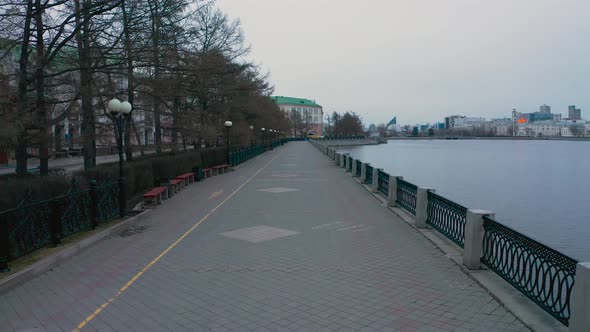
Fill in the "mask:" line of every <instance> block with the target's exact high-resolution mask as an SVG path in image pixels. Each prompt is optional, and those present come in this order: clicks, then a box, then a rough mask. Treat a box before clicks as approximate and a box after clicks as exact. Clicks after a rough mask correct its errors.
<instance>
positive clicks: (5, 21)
mask: <svg viewBox="0 0 590 332" xmlns="http://www.w3.org/2000/svg"><path fill="white" fill-rule="evenodd" d="M0 52H1V53H0V60H1V61H0V86H1V88H2V93H1V94H0V123H1V124H2V126H3V127H0V145H4V146H8V147H12V148H14V150H15V155H16V159H17V173H18V174H19V175H25V174H26V163H27V159H28V158H32V157H33V158H39V159H40V160H41V172H42V174H45V173H47V168H48V167H47V160H48V159H49V158H50V157H51V156H52V155H53V154H54V153H56V152H59V151H60V150H63V149H80V150H82V151H83V154H84V162H85V167H86V168H90V167H93V166H94V165H95V164H96V161H95V159H96V151H97V147H99V148H100V147H101V146H109V145H112V144H113V143H114V132H115V130H114V122H113V119H112V117H111V116H110V115H109V113H108V110H107V109H106V104H107V103H108V101H109V100H110V99H112V98H118V99H121V100H128V101H129V102H130V103H131V104H132V105H133V112H132V116H130V117H128V120H129V121H127V126H126V128H125V134H126V135H125V148H126V152H127V158H128V159H130V158H132V153H131V152H132V151H133V150H134V149H135V150H140V151H143V149H144V148H150V147H152V146H153V148H155V149H156V151H158V152H162V151H163V148H164V147H165V146H170V147H171V148H172V149H173V150H175V149H178V148H183V147H184V148H186V146H187V145H190V144H193V145H195V146H196V147H199V146H201V145H202V144H218V143H219V141H220V140H222V139H223V133H224V131H223V122H224V121H225V120H232V121H233V122H234V124H235V125H234V128H233V129H232V141H233V142H236V143H237V144H247V143H249V142H250V134H251V133H250V130H249V129H248V127H249V126H250V125H254V126H255V127H257V128H260V127H269V128H277V129H280V130H284V131H287V130H288V129H290V128H291V123H290V121H289V119H288V118H287V117H286V116H285V115H284V114H282V113H281V112H280V111H279V109H278V107H277V106H276V105H275V104H274V103H273V102H272V100H271V99H270V98H269V96H270V94H271V93H272V91H273V87H272V85H271V84H270V83H269V81H268V74H266V73H261V72H260V70H259V68H258V67H257V66H255V65H253V64H252V63H249V62H248V61H246V58H245V56H246V55H247V54H248V52H249V46H248V45H246V43H245V40H244V35H243V33H242V30H241V27H240V22H239V21H238V20H234V21H232V20H230V19H229V18H228V17H227V16H226V15H225V14H224V13H222V12H221V11H220V10H219V9H217V8H216V7H215V5H214V4H213V2H212V1H205V0H4V1H2V2H0ZM308 122H309V121H308ZM302 123H305V119H302ZM4 127H6V129H5V128H4ZM8 128H12V129H11V130H9V129H8Z"/></svg>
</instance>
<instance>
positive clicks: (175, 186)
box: [170, 179, 184, 194]
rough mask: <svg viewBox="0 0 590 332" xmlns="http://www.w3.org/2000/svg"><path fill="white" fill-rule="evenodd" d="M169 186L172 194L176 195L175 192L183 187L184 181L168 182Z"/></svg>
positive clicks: (174, 180) (173, 180)
mask: <svg viewBox="0 0 590 332" xmlns="http://www.w3.org/2000/svg"><path fill="white" fill-rule="evenodd" d="M170 186H171V187H172V193H173V194H176V193H177V192H179V191H180V189H182V187H184V180H183V179H172V180H170Z"/></svg>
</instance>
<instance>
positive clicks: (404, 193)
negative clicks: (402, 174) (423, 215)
mask: <svg viewBox="0 0 590 332" xmlns="http://www.w3.org/2000/svg"><path fill="white" fill-rule="evenodd" d="M417 192H418V187H417V186H416V185H414V184H411V183H409V182H407V181H404V180H402V179H400V178H398V179H397V199H396V201H395V202H396V203H397V205H399V206H401V207H402V208H404V209H406V210H407V211H408V212H410V213H411V214H413V215H416V193H417Z"/></svg>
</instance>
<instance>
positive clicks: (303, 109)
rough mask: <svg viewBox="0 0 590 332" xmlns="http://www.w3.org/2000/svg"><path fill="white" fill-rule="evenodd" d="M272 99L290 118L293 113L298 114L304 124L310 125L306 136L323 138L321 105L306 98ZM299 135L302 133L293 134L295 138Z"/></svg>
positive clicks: (280, 97)
mask: <svg viewBox="0 0 590 332" xmlns="http://www.w3.org/2000/svg"><path fill="white" fill-rule="evenodd" d="M271 98H272V99H273V100H274V101H275V102H276V103H277V106H279V108H280V110H281V111H283V112H284V113H285V114H286V115H287V116H288V117H290V118H291V117H292V116H293V113H294V112H297V113H298V114H299V116H300V118H301V121H302V122H303V123H309V131H308V132H307V133H305V136H310V135H311V136H322V135H323V134H324V111H323V109H322V106H321V105H318V104H316V102H315V101H313V100H309V99H304V98H294V97H284V96H273V97H271ZM298 134H300V133H292V135H294V136H298Z"/></svg>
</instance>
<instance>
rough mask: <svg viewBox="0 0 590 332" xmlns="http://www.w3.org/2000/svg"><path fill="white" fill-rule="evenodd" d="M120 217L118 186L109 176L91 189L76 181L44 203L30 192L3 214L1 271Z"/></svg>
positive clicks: (0, 232) (91, 185) (0, 224)
mask: <svg viewBox="0 0 590 332" xmlns="http://www.w3.org/2000/svg"><path fill="white" fill-rule="evenodd" d="M118 216H119V183H117V182H116V181H111V180H110V179H109V178H108V177H107V178H105V179H104V181H103V182H101V183H100V184H98V185H97V184H96V183H95V182H94V181H91V183H90V188H89V189H88V188H85V189H83V188H80V187H78V185H77V184H76V182H74V181H73V182H72V185H71V187H70V189H69V190H68V192H67V193H66V194H64V195H61V196H58V197H54V198H52V199H49V200H45V201H34V200H33V199H32V197H31V192H30V191H28V192H27V194H25V198H24V199H23V200H22V201H21V202H20V203H19V204H18V205H17V207H16V208H13V209H10V210H6V211H2V212H0V269H2V270H5V269H7V263H8V262H9V261H12V260H14V259H16V258H19V257H22V256H24V255H26V254H29V253H31V252H33V251H35V250H38V249H41V248H43V247H45V246H47V245H50V244H55V245H57V244H59V243H60V240H61V239H62V238H63V237H66V236H69V235H72V234H75V233H78V232H81V231H84V230H88V229H91V228H93V227H95V226H96V225H98V224H100V223H103V222H105V221H107V220H110V219H113V218H116V217H118Z"/></svg>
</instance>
